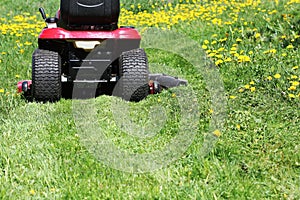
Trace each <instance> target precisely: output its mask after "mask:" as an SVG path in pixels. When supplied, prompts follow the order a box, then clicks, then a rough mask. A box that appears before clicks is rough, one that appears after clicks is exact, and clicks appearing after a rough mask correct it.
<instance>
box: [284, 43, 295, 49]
mask: <svg viewBox="0 0 300 200" xmlns="http://www.w3.org/2000/svg"><path fill="white" fill-rule="evenodd" d="M286 48H287V49H293V48H294V46H293V45H292V44H290V45H288V46H287V47H286Z"/></svg>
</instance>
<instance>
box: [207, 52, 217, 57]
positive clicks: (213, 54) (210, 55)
mask: <svg viewBox="0 0 300 200" xmlns="http://www.w3.org/2000/svg"><path fill="white" fill-rule="evenodd" d="M215 55H216V53H210V54H208V56H209V57H214V56H215Z"/></svg>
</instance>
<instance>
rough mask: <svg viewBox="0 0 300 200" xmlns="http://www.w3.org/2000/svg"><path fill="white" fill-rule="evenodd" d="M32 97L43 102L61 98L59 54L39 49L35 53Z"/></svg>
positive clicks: (33, 57) (33, 58)
mask: <svg viewBox="0 0 300 200" xmlns="http://www.w3.org/2000/svg"><path fill="white" fill-rule="evenodd" d="M32 97H33V99H34V100H35V101H41V102H47V101H50V102H54V101H58V100H59V99H60V98H61V58H60V55H59V54H58V53H57V52H54V51H49V50H43V49H37V50H35V52H34V53H33V56H32Z"/></svg>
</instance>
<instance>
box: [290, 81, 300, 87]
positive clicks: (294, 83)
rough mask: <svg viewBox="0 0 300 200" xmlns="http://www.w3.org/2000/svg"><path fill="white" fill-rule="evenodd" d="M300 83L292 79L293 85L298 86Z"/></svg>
mask: <svg viewBox="0 0 300 200" xmlns="http://www.w3.org/2000/svg"><path fill="white" fill-rule="evenodd" d="M299 84H300V83H299V82H298V81H292V86H298V85H299Z"/></svg>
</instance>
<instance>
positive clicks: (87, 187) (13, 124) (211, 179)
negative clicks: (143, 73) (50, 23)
mask: <svg viewBox="0 0 300 200" xmlns="http://www.w3.org/2000/svg"><path fill="white" fill-rule="evenodd" d="M137 2H140V3H141V4H142V5H143V3H144V1H143V0H140V1H137ZM214 2H215V1H211V4H213V3H214ZM286 2H287V1H280V4H279V5H278V6H276V5H275V3H273V2H265V3H262V4H261V5H259V6H258V7H253V8H252V7H251V6H249V7H245V8H244V11H243V10H242V9H241V11H240V12H239V19H238V21H237V23H235V24H232V25H226V26H225V25H224V26H222V27H220V26H215V25H209V24H207V21H205V22H204V21H203V20H197V21H193V22H182V23H179V24H176V25H174V26H173V27H172V29H173V30H177V31H179V32H180V33H182V34H186V35H188V36H189V37H190V38H192V39H193V40H195V41H196V42H198V43H199V46H201V45H202V44H203V43H204V41H205V40H209V42H210V44H209V45H208V48H209V49H212V50H213V49H219V48H221V47H224V48H225V49H227V50H228V51H227V52H224V53H223V55H224V56H225V57H230V58H232V59H233V61H231V62H224V63H222V64H221V65H219V68H218V71H219V73H220V77H221V78H222V82H223V83H224V88H225V92H224V95H225V97H226V101H227V102H224V105H225V104H227V106H226V119H225V125H224V127H223V129H222V130H221V132H222V134H221V136H220V137H219V139H218V141H217V142H216V144H215V146H213V142H215V141H212V144H211V145H212V147H211V148H212V151H211V152H210V153H209V154H207V155H206V156H203V153H202V146H203V142H204V140H205V134H207V133H211V131H212V130H210V126H209V123H210V120H211V118H212V116H214V115H215V114H216V113H217V112H218V111H217V110H214V111H213V113H211V112H210V109H211V108H213V107H214V105H212V103H211V99H210V97H211V96H210V95H211V93H210V91H208V90H207V88H206V87H207V82H206V80H207V77H203V74H202V73H199V72H198V71H197V70H195V69H194V68H193V67H192V65H191V63H189V62H188V60H186V59H183V58H182V57H180V56H179V55H174V54H172V53H168V52H164V51H161V50H156V49H146V51H147V54H148V57H149V61H150V63H152V65H151V71H153V72H167V73H170V74H173V75H176V76H179V77H182V78H186V79H188V81H189V85H190V88H192V89H193V91H195V95H196V97H197V102H198V109H199V110H198V116H199V120H198V121H197V122H198V126H197V127H196V128H195V132H196V136H195V138H194V139H193V142H192V144H191V145H190V146H189V147H188V149H187V151H186V152H185V153H184V154H183V155H181V156H180V157H179V158H178V159H177V160H176V161H174V162H172V163H170V164H169V165H168V166H165V167H163V168H162V169H158V170H155V171H152V172H147V173H128V172H123V171H120V170H116V169H114V168H111V167H110V165H107V163H105V162H99V161H98V159H97V158H96V157H95V156H94V154H93V153H91V151H92V150H93V149H91V148H87V146H88V145H89V144H86V145H83V144H84V143H83V141H82V139H86V138H85V137H83V136H85V135H82V132H81V131H80V127H78V125H81V123H82V122H83V123H87V124H88V123H90V122H93V121H90V120H91V119H90V118H89V115H87V116H85V115H84V114H83V115H82V116H83V117H86V118H84V119H85V121H80V122H78V121H76V117H78V116H79V114H82V113H79V114H78V113H76V109H74V105H76V102H77V103H78V101H72V100H65V99H62V100H61V101H59V102H57V103H45V104H40V103H29V102H26V101H25V100H24V99H23V98H22V97H21V96H19V95H16V92H15V91H16V83H17V81H18V80H20V79H30V78H31V54H32V52H33V51H34V49H35V48H36V47H37V42H36V41H37V38H36V37H35V36H33V35H30V34H24V35H23V36H22V37H17V36H16V35H9V34H7V35H3V34H1V32H0V46H1V50H0V60H1V62H0V90H3V92H0V185H1V187H0V198H1V199H299V198H300V189H299V188H300V153H299V152H300V143H299V141H300V136H299V124H300V110H299V106H300V98H299V97H298V96H297V95H298V94H299V86H297V89H296V90H295V91H293V90H289V89H288V88H290V86H291V83H290V81H299V76H300V71H299V70H300V69H293V68H292V67H294V66H298V65H299V66H300V56H299V44H300V42H299V39H300V38H298V39H297V38H296V39H294V38H295V37H294V36H295V35H299V34H300V28H299V19H300V15H299V12H298V11H299V8H300V4H291V5H289V6H288V7H284V5H286ZM154 3H155V2H154ZM123 4H124V6H125V8H127V9H132V8H131V6H130V5H131V4H129V3H128V2H125V1H124V2H123ZM58 5H59V1H54V0H51V1H45V2H32V1H18V0H17V3H16V1H14V2H12V1H7V0H4V1H3V2H2V7H1V8H0V11H1V13H2V14H0V18H5V20H6V21H4V22H3V21H0V26H1V25H2V24H4V23H9V20H12V19H13V17H14V16H16V15H20V14H22V15H23V14H24V12H28V13H29V14H30V15H35V14H36V12H37V9H38V7H40V6H43V7H45V8H46V9H47V13H49V14H50V13H51V15H53V14H54V13H55V11H56V10H57V8H58ZM208 5H209V3H208ZM258 8H260V10H258ZM141 9H145V10H149V11H152V7H150V6H146V7H145V8H141ZM232 9H234V8H232ZM264 9H266V10H267V11H264V12H262V11H261V10H264ZM273 9H276V10H277V13H275V14H272V15H271V14H267V12H268V11H272V10H273ZM156 10H159V9H156ZM229 11H231V10H230V9H229V8H227V10H226V11H224V13H222V14H220V15H219V14H218V16H219V17H220V18H221V19H222V20H225V21H226V20H227V19H228V16H229V15H230V14H229ZM134 12H138V10H134ZM254 13H258V14H257V16H256V17H255V18H252V16H254ZM287 14H290V15H291V17H290V20H289V21H286V20H284V19H283V17H282V16H283V15H287ZM38 17H39V15H38ZM268 17H269V18H270V20H269V21H268V20H265V19H266V18H268ZM242 18H243V20H242ZM245 21H247V22H248V24H247V25H245V23H244V22H245ZM250 22H253V24H251V23H250ZM11 23H14V22H13V21H12V22H11ZM29 23H33V22H29ZM247 28H250V29H251V30H250V29H249V30H247ZM254 28H256V29H257V31H253V29H254ZM24 32H25V33H26V31H24ZM258 32H259V33H260V34H261V38H260V39H259V40H258V39H256V38H255V34H256V33H258ZM213 34H217V36H216V37H213ZM226 35H227V36H226ZM224 37H227V41H226V42H219V41H218V40H219V39H221V38H224ZM237 38H241V39H242V41H241V42H239V44H238V51H240V50H243V51H244V52H245V54H246V55H248V56H249V57H250V58H251V62H242V63H239V62H237V61H235V60H234V59H235V58H234V57H233V56H231V55H230V54H229V50H230V48H231V47H232V45H233V44H235V43H237V42H236V39H237ZM16 40H20V42H16ZM214 40H216V41H218V42H217V43H216V44H214V45H211V42H212V41H214ZM291 40H293V41H291ZM26 41H27V42H31V43H32V44H31V45H28V46H19V45H18V44H24V43H25V42H26ZM290 43H292V44H293V46H294V48H293V49H287V48H286V47H287V46H288V45H289V44H290ZM174 48H175V47H174ZM22 49H23V50H24V52H23V53H20V50H22ZM270 49H276V53H275V54H274V55H272V54H271V55H270V54H267V53H264V51H267V50H270ZM250 51H253V52H254V53H253V54H249V52H250ZM1 52H5V54H1ZM241 54H242V53H241ZM282 54H286V55H284V56H283V55H282ZM213 61H216V59H215V58H213ZM277 73H278V74H280V75H281V78H279V79H276V78H275V77H274V75H275V74H277ZM292 75H295V76H297V79H293V78H292V77H291V76H292ZM268 76H271V77H272V80H267V77H268ZM251 81H253V82H254V85H253V84H250V82H251ZM245 85H249V86H251V87H255V91H252V92H251V91H250V90H249V89H245ZM187 89H189V88H179V90H180V91H181V92H185V91H186V90H187ZM241 89H242V90H243V92H241V91H240V90H241ZM176 92H177V93H178V90H176V89H173V90H169V91H164V92H163V93H161V94H159V95H153V96H149V97H147V99H145V100H143V101H141V102H139V103H128V106H129V108H130V110H129V115H130V116H131V118H132V121H134V122H135V123H136V124H138V125H139V126H143V125H144V126H148V127H149V124H153V123H154V124H156V125H157V126H159V125H161V124H163V128H162V130H160V131H159V133H158V134H156V135H155V136H154V137H149V138H147V137H146V138H138V137H135V136H132V135H130V134H127V132H126V131H124V129H122V128H120V126H119V124H118V123H117V122H116V121H115V119H116V116H114V115H113V113H112V111H113V109H112V108H111V105H112V104H113V103H111V102H117V103H118V105H120V104H122V103H124V102H123V101H121V100H120V99H118V98H116V97H110V96H100V97H98V98H96V99H92V100H90V101H91V102H90V103H94V104H95V105H96V106H97V108H98V109H97V112H96V113H95V114H96V116H97V119H92V120H95V121H96V125H99V127H100V128H101V129H102V134H104V136H105V137H107V138H109V139H110V140H111V142H112V143H113V144H114V145H116V146H118V147H119V148H122V149H127V150H128V151H129V152H131V153H145V152H152V151H154V150H161V149H164V147H166V146H168V144H169V143H170V142H171V141H172V138H174V137H176V135H178V129H179V128H180V125H179V123H180V121H181V120H182V118H181V117H182V116H181V111H182V110H181V109H180V108H179V105H178V101H177V100H178V97H176V98H175V97H174V93H176ZM289 94H294V95H295V96H296V97H295V98H292V97H289ZM230 96H231V98H230ZM87 102H88V101H87ZM187 102H188V101H187ZM74 103H75V104H74ZM88 105H90V104H88ZM113 105H114V104H113ZM126 105H127V104H126ZM155 105H158V106H160V109H163V108H164V109H165V117H166V119H165V121H163V120H162V121H160V118H159V114H160V113H158V114H157V113H152V115H151V114H149V113H151V112H150V111H151V110H152V106H155ZM84 108H85V107H84V106H82V109H84ZM79 111H80V110H79ZM159 111H161V113H162V110H159ZM74 113H75V114H78V115H75V117H74ZM120 116H122V115H120ZM163 119H164V118H163ZM124 120H126V119H124ZM94 125H95V124H94ZM150 127H151V126H150ZM191 127H193V124H191ZM156 128H157V127H156V126H152V127H151V129H153V130H155V129H156ZM83 132H84V131H83ZM189 136H191V135H190V132H187V137H189ZM94 137H97V136H94ZM92 139H93V138H92ZM183 141H185V140H183ZM91 145H95V144H91ZM99 145H100V144H99ZM102 146H103V144H102ZM102 146H100V147H102ZM92 147H93V148H95V149H96V148H97V146H92ZM104 147H105V146H104ZM102 150H103V149H102ZM104 150H105V149H104ZM104 150H103V151H104ZM104 152H105V151H104ZM98 156H99V155H98ZM101 156H102V157H103V155H101ZM101 156H100V158H101ZM110 156H111V157H110ZM104 157H108V158H111V159H113V156H112V155H110V154H107V156H106V155H104ZM117 164H118V163H117Z"/></svg>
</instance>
